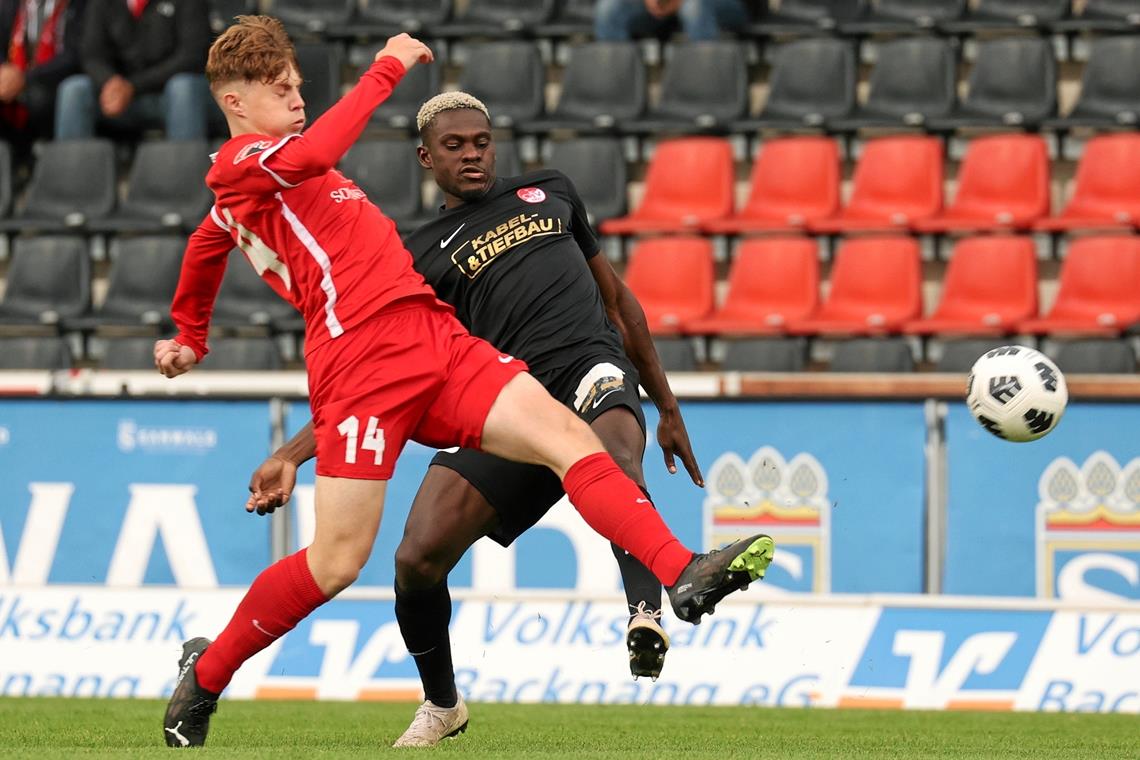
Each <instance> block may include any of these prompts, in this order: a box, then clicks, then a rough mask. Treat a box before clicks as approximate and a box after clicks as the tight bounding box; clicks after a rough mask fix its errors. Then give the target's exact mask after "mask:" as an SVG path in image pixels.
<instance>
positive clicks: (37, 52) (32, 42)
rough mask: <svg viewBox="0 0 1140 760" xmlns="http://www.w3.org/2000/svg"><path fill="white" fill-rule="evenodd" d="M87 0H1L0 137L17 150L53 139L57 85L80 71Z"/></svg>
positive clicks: (24, 151)
mask: <svg viewBox="0 0 1140 760" xmlns="http://www.w3.org/2000/svg"><path fill="white" fill-rule="evenodd" d="M84 2H85V0H0V40H3V42H4V52H5V56H4V61H3V63H0V137H2V138H3V139H5V140H7V141H8V142H9V143H11V144H12V147H13V150H14V151H15V152H16V154H17V155H22V154H26V153H27V152H28V149H29V148H30V146H31V143H32V142H33V141H35V140H37V139H41V138H45V139H51V135H52V124H53V122H54V119H55V91H56V89H57V88H58V87H59V83H60V82H62V81H63V80H64V78H66V77H68V76H71V75H72V74H74V73H76V72H77V71H79V35H80V29H81V27H82V24H81V21H82V18H83V15H82V14H83V5H84Z"/></svg>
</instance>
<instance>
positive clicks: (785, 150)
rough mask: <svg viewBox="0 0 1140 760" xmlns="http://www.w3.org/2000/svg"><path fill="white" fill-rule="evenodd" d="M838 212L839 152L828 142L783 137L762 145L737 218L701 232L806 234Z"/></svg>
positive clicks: (711, 224)
mask: <svg viewBox="0 0 1140 760" xmlns="http://www.w3.org/2000/svg"><path fill="white" fill-rule="evenodd" d="M838 210H839V146H838V144H837V143H836V141H835V140H833V139H832V138H830V137H814V136H802V137H784V138H777V139H772V140H766V141H764V143H763V145H762V146H761V148H760V154H759V155H758V156H757V157H756V160H755V161H753V162H752V178H751V188H750V190H749V194H748V200H747V201H746V202H745V204H744V207H743V208H741V209H740V210H739V211H738V212H737V213H736V214H734V215H733V216H730V217H727V218H724V219H710V220H708V221H707V222H705V223H704V224H702V225H701V229H703V230H704V231H705V232H708V233H711V234H714V235H738V234H741V233H748V232H768V231H780V230H802V229H803V228H804V227H806V226H807V225H808V224H809V223H811V222H814V221H817V220H820V219H827V218H829V217H832V216H834V215H835V213H836V212H837V211H838Z"/></svg>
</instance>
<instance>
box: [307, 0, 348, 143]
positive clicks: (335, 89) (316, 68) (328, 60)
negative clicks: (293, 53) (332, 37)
mask: <svg viewBox="0 0 1140 760" xmlns="http://www.w3.org/2000/svg"><path fill="white" fill-rule="evenodd" d="M314 2H317V0H314ZM296 50H297V63H298V65H300V67H301V77H302V78H303V79H304V83H303V84H302V85H301V96H302V97H304V99H305V118H306V119H308V122H309V123H310V124H312V123H313V120H314V119H316V118H317V117H318V116H320V115H321V114H323V113H324V112H325V111H327V110H328V108H329V106H331V105H332V104H333V103H335V102H336V101H337V100H338V99H339V98H340V69H341V66H342V65H343V64H344V51H343V50H342V49H341V46H340V45H334V44H329V43H323V42H313V43H303V44H298V45H296Z"/></svg>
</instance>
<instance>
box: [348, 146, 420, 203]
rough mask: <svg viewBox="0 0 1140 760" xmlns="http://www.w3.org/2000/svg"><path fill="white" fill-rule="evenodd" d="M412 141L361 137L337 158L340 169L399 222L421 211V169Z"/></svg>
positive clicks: (371, 199) (369, 198)
mask: <svg viewBox="0 0 1140 760" xmlns="http://www.w3.org/2000/svg"><path fill="white" fill-rule="evenodd" d="M416 144H417V142H416V141H411V140H407V139H402V138H401V139H395V140H361V141H359V142H357V143H356V144H355V145H353V146H352V147H351V148H350V149H349V151H348V153H346V154H345V156H344V158H343V159H341V162H340V170H341V171H342V172H343V173H344V175H345V176H346V177H348V178H349V179H351V180H352V181H353V182H355V183H356V184H357V186H358V187H360V189H361V190H363V191H364V192H365V193H366V194H367V195H368V200H370V201H372V202H373V203H375V204H376V205H377V206H379V207H380V210H381V211H383V212H384V214H385V215H386V216H388V218H390V219H392V220H393V221H394V222H396V224H397V225H402V224H403V223H406V222H407V221H408V220H411V219H414V218H416V217H418V216H419V215H420V214H421V213H422V211H423V203H422V200H421V197H420V195H421V193H420V180H421V179H422V177H423V169H422V168H421V167H420V163H419V160H418V159H417V158H416V147H415V146H416Z"/></svg>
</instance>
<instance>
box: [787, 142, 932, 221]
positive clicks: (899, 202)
mask: <svg viewBox="0 0 1140 760" xmlns="http://www.w3.org/2000/svg"><path fill="white" fill-rule="evenodd" d="M853 185H854V188H853V190H852V193H851V198H850V200H849V201H848V202H847V205H846V206H844V207H843V209H842V210H841V211H840V212H839V213H838V214H837V215H836V216H833V217H831V218H829V219H820V220H818V221H814V222H812V223H810V224H809V225H808V229H810V230H812V231H813V232H822V233H837V232H850V231H856V230H863V231H873V230H891V229H907V228H909V227H911V226H912V225H914V224H915V223H916V222H917V221H919V220H921V219H927V218H929V217H932V216H934V215H935V214H937V213H938V212H939V210H940V209H941V208H942V142H941V141H940V140H939V139H938V138H936V137H922V136H917V135H913V136H912V135H903V136H898V137H882V138H878V139H875V140H869V141H867V142H866V143H865V145H864V148H863V155H862V156H860V157H859V163H858V164H857V165H856V167H855V176H854V180H853Z"/></svg>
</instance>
